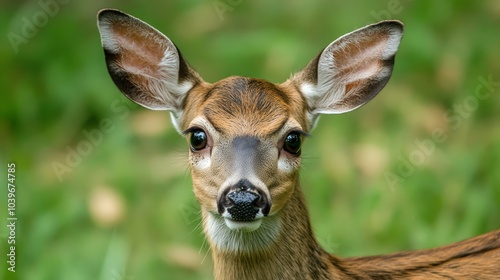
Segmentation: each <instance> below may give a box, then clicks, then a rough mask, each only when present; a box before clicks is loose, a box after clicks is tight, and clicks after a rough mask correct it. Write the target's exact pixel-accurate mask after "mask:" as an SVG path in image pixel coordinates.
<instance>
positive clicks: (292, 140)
mask: <svg viewBox="0 0 500 280" xmlns="http://www.w3.org/2000/svg"><path fill="white" fill-rule="evenodd" d="M301 144H302V139H301V136H300V133H298V132H290V133H289V134H288V135H287V136H286V137H285V143H284V144H283V149H284V150H285V151H287V152H289V153H290V154H293V155H299V154H300V146H301Z"/></svg>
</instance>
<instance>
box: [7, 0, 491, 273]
mask: <svg viewBox="0 0 500 280" xmlns="http://www.w3.org/2000/svg"><path fill="white" fill-rule="evenodd" d="M58 1H59V2H57V0H40V1H16V2H14V1H10V2H8V3H3V4H2V9H0V14H1V16H0V31H1V32H0V33H1V34H2V35H3V40H2V41H1V43H0V61H1V66H2V75H1V76H0V81H1V83H0V88H1V96H2V102H0V115H1V118H0V135H1V137H0V152H1V153H0V162H1V164H2V166H4V167H3V170H5V171H2V174H4V175H3V177H2V178H4V182H2V183H1V186H2V188H1V190H0V194H1V195H0V199H1V200H0V201H1V202H0V205H1V208H2V209H1V210H0V220H1V221H2V225H3V224H4V223H6V219H7V211H6V208H7V207H6V203H5V202H6V196H7V190H6V179H5V178H6V172H7V163H9V162H15V163H16V166H17V170H16V176H17V177H16V179H17V180H16V185H17V191H16V195H17V197H16V198H17V208H16V211H17V212H16V213H17V217H18V222H17V234H16V239H17V242H16V250H17V263H16V264H17V265H16V268H17V272H16V273H15V274H12V273H10V272H8V271H7V264H6V262H5V261H4V259H6V254H7V249H8V245H7V243H6V242H5V241H6V237H7V235H8V232H7V229H6V227H5V226H2V227H0V228H1V229H0V235H1V239H0V240H1V243H0V244H1V249H0V252H1V254H0V256H1V257H0V260H2V261H1V262H0V268H1V272H0V278H2V277H3V278H2V279H16V278H17V279H30V280H38V279H51V280H57V279H71V280H78V279H99V280H125V279H211V278H212V276H211V258H210V253H209V249H208V245H207V243H206V241H204V237H203V234H202V231H201V225H200V218H199V217H198V214H199V206H198V205H197V203H196V201H195V199H194V196H193V194H192V191H191V186H190V178H189V172H188V170H187V165H186V160H185V158H186V155H187V145H186V143H185V140H184V139H182V137H179V136H178V135H177V133H176V132H175V131H174V129H173V128H172V127H171V125H170V120H169V115H168V113H166V112H152V111H147V110H146V109H143V108H140V107H138V106H136V105H133V104H132V103H131V102H130V101H128V100H126V99H124V98H122V97H121V94H120V93H119V92H118V90H117V89H116V88H115V86H114V84H113V83H112V81H111V79H110V78H109V76H108V74H107V71H106V67H105V63H104V58H103V52H102V49H101V47H100V39H99V35H98V32H97V28H96V24H95V22H96V19H95V15H96V13H97V11H98V10H99V9H100V8H104V7H113V8H118V9H121V10H123V11H125V12H128V13H131V14H133V15H135V16H137V17H139V18H141V19H143V20H145V21H147V22H148V23H150V24H151V25H153V26H155V27H156V28H157V29H158V30H160V31H162V32H163V33H164V34H166V35H167V36H169V38H171V39H172V40H173V41H174V42H175V43H176V44H177V46H178V47H179V48H180V49H181V50H182V52H183V54H184V57H185V58H187V60H188V61H189V62H190V63H191V65H193V67H194V68H195V69H197V70H198V72H199V73H200V74H201V75H202V76H203V77H204V79H205V80H207V81H209V82H214V81H217V80H219V79H221V78H224V77H226V76H229V75H242V76H252V77H259V78H265V79H268V80H270V81H272V82H281V81H284V80H285V79H286V78H288V76H289V75H290V73H292V72H295V71H298V70H300V69H301V68H302V67H303V66H305V64H306V63H307V62H308V61H309V60H310V59H311V58H312V57H313V56H314V55H315V54H316V53H317V52H319V51H320V50H321V49H322V48H323V47H325V46H326V45H327V44H329V43H330V42H331V41H332V40H334V39H336V38H337V37H338V36H340V35H342V34H344V33H347V32H350V31H352V30H354V29H356V28H359V27H362V26H364V25H366V24H369V23H372V22H376V21H378V20H382V19H387V18H394V19H400V20H402V21H403V22H404V23H405V26H406V29H405V35H404V38H403V41H402V44H401V46H400V51H399V52H398V55H397V59H396V66H395V69H394V73H393V77H392V79H391V81H390V82H389V84H388V85H387V87H386V88H385V89H384V90H383V91H382V93H381V94H380V95H379V96H378V97H377V98H375V100H374V101H372V102H371V103H370V104H369V105H367V106H364V107H363V108H361V109H359V110H357V111H355V112H352V113H348V114H345V115H340V116H324V117H322V118H321V120H320V122H319V125H318V127H317V128H316V129H315V130H314V131H313V133H312V134H313V137H311V138H310V139H309V140H308V141H307V142H306V144H305V147H304V149H303V150H304V166H303V168H302V185H303V187H304V189H305V193H306V195H307V199H308V203H309V204H310V206H311V207H310V212H311V216H312V222H313V227H314V229H315V232H316V236H317V238H318V240H319V241H320V242H321V243H322V245H323V246H325V247H326V249H327V250H329V251H330V252H333V253H335V254H338V255H340V256H353V255H368V254H379V253H388V252H393V251H398V250H409V249H421V248H427V247H432V246H438V245H443V244H447V243H450V242H454V241H458V240H461V239H464V238H467V237H470V236H473V235H477V234H480V233H483V232H487V231H490V230H494V229H498V228H500V172H498V170H499V168H500V129H499V125H498V122H499V120H500V100H499V93H500V84H499V82H500V54H499V48H500V35H499V30H500V3H499V1H497V0H485V1H451V0H444V1H430V0H425V1H410V0H380V1H379V0H377V1H364V2H362V3H360V2H354V1H264V0H255V1H248V0H241V1H227V0H220V1H212V0H210V1H200V0H189V1H163V2H158V1H148V0H146V1H140V2H139V1H116V0H115V1H76V0H73V1H71V0H64V1H63V0H58ZM221 3H226V4H225V5H228V6H226V8H227V10H217V8H216V7H219V8H220V7H222V6H221ZM231 3H232V4H231ZM50 5H52V6H50ZM44 14H45V16H44ZM30 24H33V26H31V27H30V26H29V25H30ZM13 34H14V35H13ZM16 36H17V37H16ZM23 38H24V39H23ZM484 80H486V81H488V80H489V82H484ZM481 85H482V86H481ZM485 85H486V86H488V87H486V86H485ZM478 88H480V90H481V92H482V93H484V94H487V93H490V94H489V95H488V96H487V97H485V98H482V99H479V98H478V97H477V95H476V94H477V92H478ZM486 89H488V90H486ZM460 106H461V107H460ZM436 131H440V132H441V134H442V135H441V137H440V138H438V140H439V141H437V140H436V138H433V137H434V136H435V133H436ZM419 143H420V144H419ZM408 163H409V164H408ZM58 164H60V165H58ZM55 166H59V167H61V166H65V168H66V169H60V170H59V175H58V172H56V171H55V169H54V168H55ZM61 170H65V171H66V172H63V173H62V174H61V172H62V171H61ZM388 174H389V175H388ZM387 176H392V177H391V178H392V179H391V180H389V181H388V180H387ZM394 176H396V177H394ZM394 178H396V179H394ZM396 181H397V182H396Z"/></svg>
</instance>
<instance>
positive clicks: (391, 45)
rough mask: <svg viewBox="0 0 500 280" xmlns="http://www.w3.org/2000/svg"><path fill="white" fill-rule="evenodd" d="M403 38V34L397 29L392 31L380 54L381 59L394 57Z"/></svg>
mask: <svg viewBox="0 0 500 280" xmlns="http://www.w3.org/2000/svg"><path fill="white" fill-rule="evenodd" d="M402 37H403V32H402V31H401V30H399V29H392V30H391V31H390V35H389V38H388V39H387V43H386V45H385V48H384V50H383V53H382V58H383V59H389V58H391V57H392V56H394V55H395V54H396V52H397V50H398V47H399V43H400V42H401V38H402Z"/></svg>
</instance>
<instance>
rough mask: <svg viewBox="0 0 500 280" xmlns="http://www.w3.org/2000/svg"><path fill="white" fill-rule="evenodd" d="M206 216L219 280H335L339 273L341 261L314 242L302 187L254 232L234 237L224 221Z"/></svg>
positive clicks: (206, 227) (205, 219)
mask: <svg viewBox="0 0 500 280" xmlns="http://www.w3.org/2000/svg"><path fill="white" fill-rule="evenodd" d="M203 216H204V227H205V232H206V233H207V237H208V240H209V242H210V245H211V249H212V256H213V259H214V267H215V268H214V270H215V271H214V273H215V279H332V278H331V277H332V274H334V273H335V270H337V268H336V266H335V264H336V263H338V260H337V259H336V258H335V257H333V256H331V255H329V254H328V253H326V252H325V251H324V250H323V249H322V248H321V247H320V246H319V245H318V243H317V241H316V240H315V238H314V235H313V233H312V229H311V225H310V222H309V214H308V211H307V208H306V204H305V201H304V197H303V194H302V191H301V189H300V187H297V188H296V190H295V191H294V194H293V195H292V198H291V199H290V202H289V203H288V204H287V205H286V206H285V207H284V208H283V209H282V210H281V211H280V212H279V213H278V214H275V215H272V216H269V217H266V218H264V221H263V222H262V225H261V226H260V227H259V229H257V230H255V231H253V232H241V231H232V230H230V229H228V228H227V226H226V225H225V224H224V221H223V220H222V218H218V217H216V216H215V215H212V214H210V213H204V215H203Z"/></svg>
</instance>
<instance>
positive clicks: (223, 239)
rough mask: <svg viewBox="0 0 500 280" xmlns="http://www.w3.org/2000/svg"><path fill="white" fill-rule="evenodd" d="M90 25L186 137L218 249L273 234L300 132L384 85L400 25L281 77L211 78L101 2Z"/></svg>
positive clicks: (292, 175)
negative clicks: (281, 79) (208, 80)
mask: <svg viewBox="0 0 500 280" xmlns="http://www.w3.org/2000/svg"><path fill="white" fill-rule="evenodd" d="M98 26H99V30H100V32H101V40H102V44H103V48H104V52H105V56H106V62H107V66H108V71H109V73H110V75H111V77H112V79H113V81H114V82H115V84H116V85H117V86H118V88H119V89H120V90H121V91H122V92H123V93H124V94H125V95H126V96H127V97H129V98H130V99H131V100H132V101H134V102H136V103H138V104H140V105H142V106H144V107H146V108H150V109H153V110H169V111H170V112H171V116H172V121H173V123H174V125H175V127H176V129H177V130H178V131H179V132H180V133H181V134H182V135H184V136H185V137H186V139H187V141H188V144H189V147H190V152H189V165H190V167H191V174H192V178H193V185H194V186H193V187H194V193H195V195H196V198H197V199H198V201H199V202H200V204H201V208H202V215H203V223H204V229H205V232H206V234H207V236H208V238H209V239H210V241H211V243H212V244H215V246H216V247H222V248H231V246H232V245H231V244H234V243H235V242H234V241H235V240H236V239H238V240H240V241H236V243H238V242H239V243H240V247H238V248H241V244H245V242H243V241H242V240H244V239H245V238H253V241H252V242H251V245H252V246H265V245H268V244H270V243H272V241H273V240H275V239H276V238H277V236H278V234H279V231H280V226H281V224H282V219H281V217H282V212H283V211H282V210H283V209H284V207H285V206H286V205H287V203H289V201H290V197H291V196H292V194H293V193H294V191H295V189H296V187H297V186H298V170H299V167H300V153H301V144H302V142H303V140H304V137H305V136H306V135H307V134H308V132H309V131H310V130H311V129H312V127H313V126H314V124H315V122H316V120H317V118H318V116H319V114H339V113H344V112H348V111H351V110H354V109H356V108H358V107H360V106H362V105H363V104H365V103H366V102H368V101H369V100H371V99H372V98H373V97H374V96H375V95H376V94H377V93H378V92H379V91H380V90H381V89H382V88H383V87H384V86H385V84H386V83H387V81H388V80H389V77H390V75H391V73H392V67H393V63H394V55H395V52H396V50H397V47H398V45H399V41H400V39H401V36H402V24H401V23H399V22H397V21H386V22H381V23H378V24H375V25H370V26H367V27H365V28H362V29H359V30H357V31H354V32H352V33H349V34H347V35H345V36H343V37H341V38H339V39H338V40H336V41H334V42H332V43H331V44H330V45H329V46H327V47H326V48H325V49H324V50H323V51H322V52H321V53H320V54H318V55H317V56H316V57H315V58H314V59H313V60H312V61H311V62H310V63H309V64H308V65H307V66H306V68H305V69H304V70H303V71H301V72H299V73H298V74H296V75H294V76H293V77H292V78H290V79H289V80H288V81H286V82H284V83H282V84H273V83H270V82H267V81H264V80H259V79H251V78H243V77H230V78H226V79H223V80H221V81H219V82H216V83H214V84H209V83H206V82H204V81H203V80H202V79H201V77H200V76H199V75H198V74H197V73H196V72H195V71H194V70H192V69H191V68H190V67H189V65H188V64H187V63H186V61H185V60H184V59H183V58H182V56H181V54H180V52H179V50H178V49H177V48H176V46H175V45H174V44H173V43H172V41H170V39H168V38H167V37H166V36H164V35H163V34H161V33H160V32H158V31H157V30H156V29H154V28H153V27H151V26H149V25H148V24H146V23H144V22H142V21H140V20H139V19H136V18H134V17H131V16H129V15H126V14H124V13H122V12H119V11H116V10H104V11H101V12H100V14H99V17H98ZM255 244H257V245H255Z"/></svg>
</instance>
